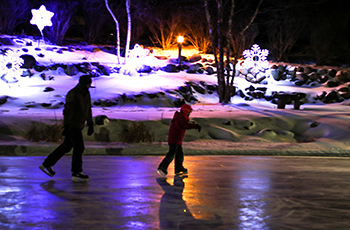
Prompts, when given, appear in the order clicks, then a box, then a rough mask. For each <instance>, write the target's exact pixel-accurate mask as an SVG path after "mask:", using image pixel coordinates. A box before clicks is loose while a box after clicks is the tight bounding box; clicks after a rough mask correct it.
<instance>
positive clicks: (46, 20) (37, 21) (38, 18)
mask: <svg viewBox="0 0 350 230" xmlns="http://www.w3.org/2000/svg"><path fill="white" fill-rule="evenodd" d="M31 11H32V15H33V17H32V19H31V20H30V24H32V25H36V26H37V27H38V29H39V30H40V33H41V35H42V36H44V35H43V29H44V27H45V26H52V22H51V18H52V17H53V16H54V15H55V14H54V13H53V12H51V11H48V10H46V7H45V6H44V5H41V6H40V8H39V9H38V10H37V9H32V10H31Z"/></svg>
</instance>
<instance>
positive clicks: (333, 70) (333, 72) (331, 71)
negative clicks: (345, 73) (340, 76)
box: [328, 69, 337, 78]
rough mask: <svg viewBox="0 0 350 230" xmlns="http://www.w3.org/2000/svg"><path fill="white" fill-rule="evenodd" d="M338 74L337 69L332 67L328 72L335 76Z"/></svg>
mask: <svg viewBox="0 0 350 230" xmlns="http://www.w3.org/2000/svg"><path fill="white" fill-rule="evenodd" d="M336 74H337V71H336V70H335V69H331V70H330V71H329V72H328V75H329V76H330V77H333V78H334V77H335V75H336Z"/></svg>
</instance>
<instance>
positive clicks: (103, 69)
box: [97, 64, 111, 76]
mask: <svg viewBox="0 0 350 230" xmlns="http://www.w3.org/2000/svg"><path fill="white" fill-rule="evenodd" d="M97 68H98V69H99V70H101V73H102V74H103V75H106V76H109V75H110V73H111V68H110V67H108V66H105V65H100V64H99V65H98V66H97Z"/></svg>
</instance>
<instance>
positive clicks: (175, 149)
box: [157, 104, 201, 177]
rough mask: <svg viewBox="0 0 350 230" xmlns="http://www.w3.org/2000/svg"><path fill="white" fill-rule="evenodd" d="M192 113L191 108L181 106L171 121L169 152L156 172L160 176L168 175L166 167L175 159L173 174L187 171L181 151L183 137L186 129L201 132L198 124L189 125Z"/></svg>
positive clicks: (185, 105)
mask: <svg viewBox="0 0 350 230" xmlns="http://www.w3.org/2000/svg"><path fill="white" fill-rule="evenodd" d="M191 112H192V108H191V106H189V105H187V104H184V105H182V106H181V110H180V112H178V111H176V112H175V114H174V117H173V119H172V121H171V124H170V128H169V136H168V145H169V151H168V153H167V154H166V156H165V158H164V159H163V160H162V162H161V163H160V164H159V166H158V169H157V172H158V174H159V175H161V176H163V177H164V176H166V175H167V174H168V171H167V169H168V166H169V164H170V163H171V161H172V160H173V159H174V157H175V174H176V175H181V174H187V173H188V170H187V169H186V168H184V167H183V165H182V163H183V161H184V153H183V151H182V140H183V138H184V136H185V132H186V129H197V130H198V132H200V131H201V126H200V125H198V124H191V123H189V121H190V119H189V116H190V113H191Z"/></svg>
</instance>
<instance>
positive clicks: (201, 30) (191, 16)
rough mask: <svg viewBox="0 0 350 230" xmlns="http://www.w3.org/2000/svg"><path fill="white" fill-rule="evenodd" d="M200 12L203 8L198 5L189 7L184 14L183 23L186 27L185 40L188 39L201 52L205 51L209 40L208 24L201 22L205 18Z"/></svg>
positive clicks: (207, 48)
mask: <svg viewBox="0 0 350 230" xmlns="http://www.w3.org/2000/svg"><path fill="white" fill-rule="evenodd" d="M202 12H203V8H202V7H198V6H197V7H193V8H191V9H189V10H188V11H187V13H186V14H185V15H184V20H183V24H184V27H185V29H186V33H185V34H186V40H188V41H189V42H190V43H191V44H192V45H193V46H194V48H195V49H197V50H199V51H201V52H202V53H207V52H208V51H209V48H210V45H211V41H210V36H209V30H208V26H207V24H206V23H203V22H205V20H206V18H205V15H204V14H203V13H202ZM198 25H200V26H198Z"/></svg>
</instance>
